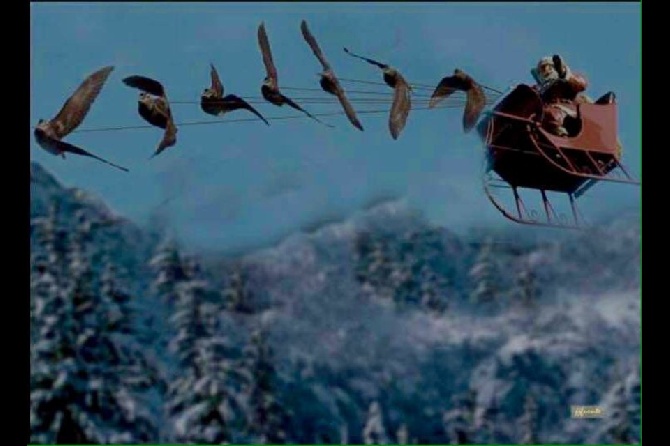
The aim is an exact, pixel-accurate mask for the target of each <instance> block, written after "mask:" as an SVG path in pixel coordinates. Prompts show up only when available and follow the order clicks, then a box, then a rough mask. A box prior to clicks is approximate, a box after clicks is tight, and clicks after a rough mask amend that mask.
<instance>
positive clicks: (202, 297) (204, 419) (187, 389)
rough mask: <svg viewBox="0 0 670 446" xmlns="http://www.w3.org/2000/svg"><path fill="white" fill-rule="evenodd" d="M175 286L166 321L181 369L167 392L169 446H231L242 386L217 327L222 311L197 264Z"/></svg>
mask: <svg viewBox="0 0 670 446" xmlns="http://www.w3.org/2000/svg"><path fill="white" fill-rule="evenodd" d="M185 274H186V276H187V279H186V280H184V281H182V282H181V283H179V285H178V287H177V296H176V302H175V306H174V314H173V316H172V318H171V321H172V323H173V324H174V332H175V335H174V337H173V339H172V340H171V343H170V347H171V349H172V351H173V352H174V353H175V356H176V358H177V361H178V364H179V366H180V373H179V376H178V377H176V379H174V380H173V381H172V382H171V383H170V385H169V388H168V401H167V411H168V414H169V416H170V417H171V419H172V420H173V425H174V437H175V438H174V440H175V441H178V442H182V443H226V442H231V441H233V439H234V438H233V434H232V432H231V430H232V429H231V428H230V425H231V424H232V423H233V422H234V421H235V418H236V417H237V416H238V415H239V413H240V412H241V409H240V395H239V394H238V393H239V391H240V389H241V387H242V385H243V380H242V377H241V376H240V375H241V372H240V367H239V364H238V361H236V360H235V357H236V352H235V351H234V349H233V346H232V345H230V341H229V340H228V339H227V338H226V337H225V336H223V334H222V331H221V328H220V326H219V317H220V313H221V311H222V308H221V306H220V304H219V301H218V299H217V297H218V296H216V295H215V294H214V293H213V292H212V290H211V289H210V286H209V283H208V282H207V281H206V279H205V278H204V277H203V274H202V271H201V269H200V267H199V264H198V263H197V262H196V261H195V260H194V259H191V260H190V261H189V262H188V264H187V265H186V267H185Z"/></svg>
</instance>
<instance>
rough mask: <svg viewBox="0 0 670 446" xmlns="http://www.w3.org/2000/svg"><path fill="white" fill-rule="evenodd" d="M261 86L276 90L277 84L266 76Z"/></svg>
mask: <svg viewBox="0 0 670 446" xmlns="http://www.w3.org/2000/svg"><path fill="white" fill-rule="evenodd" d="M263 85H264V86H266V87H270V88H273V89H276V88H277V84H276V82H275V80H274V79H272V78H271V77H267V76H266V77H265V79H263Z"/></svg>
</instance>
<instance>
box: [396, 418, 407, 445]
mask: <svg viewBox="0 0 670 446" xmlns="http://www.w3.org/2000/svg"><path fill="white" fill-rule="evenodd" d="M395 437H396V443H398V444H409V431H408V430H407V425H406V424H405V423H403V424H401V425H400V427H399V428H398V430H397V431H396V434H395Z"/></svg>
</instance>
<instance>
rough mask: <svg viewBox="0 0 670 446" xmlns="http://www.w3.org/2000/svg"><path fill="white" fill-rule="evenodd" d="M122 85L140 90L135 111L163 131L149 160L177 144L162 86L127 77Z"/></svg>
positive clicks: (170, 112)
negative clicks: (161, 137)
mask: <svg viewBox="0 0 670 446" xmlns="http://www.w3.org/2000/svg"><path fill="white" fill-rule="evenodd" d="M123 83H124V84H126V85H128V86H129V87H132V88H137V89H138V90H142V91H141V93H140V96H139V99H138V101H137V111H138V113H139V114H140V116H141V117H142V118H144V120H145V121H147V122H148V123H149V124H151V125H153V126H156V127H160V128H162V129H164V130H165V132H164V133H163V139H161V141H160V142H159V143H158V148H157V149H156V151H155V152H154V154H153V155H151V157H150V158H153V157H154V156H156V155H158V154H159V153H161V152H162V151H163V150H165V149H167V148H168V147H171V146H173V145H175V144H176V143H177V127H176V126H175V123H174V120H173V118H172V111H171V110H170V102H169V101H168V99H167V95H166V94H165V88H163V84H161V83H160V82H158V81H157V80H154V79H151V78H148V77H145V76H138V75H134V76H129V77H127V78H125V79H123Z"/></svg>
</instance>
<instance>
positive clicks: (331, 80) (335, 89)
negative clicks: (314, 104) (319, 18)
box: [300, 20, 363, 131]
mask: <svg viewBox="0 0 670 446" xmlns="http://www.w3.org/2000/svg"><path fill="white" fill-rule="evenodd" d="M300 30H301V31H302V37H303V38H304V39H305V41H306V42H307V44H308V45H309V47H310V48H311V49H312V52H313V53H314V55H315V56H316V58H317V59H319V62H321V65H322V66H323V71H322V72H321V73H320V75H321V80H320V81H319V83H320V84H321V88H322V89H323V91H325V92H326V93H330V94H332V95H334V96H337V99H338V100H339V101H340V104H341V105H342V108H344V113H345V114H346V115H347V118H348V119H349V122H351V123H352V124H353V125H354V127H356V128H357V129H359V130H361V131H363V125H361V122H360V121H359V120H358V117H357V116H356V111H355V110H354V107H353V106H352V105H351V103H350V102H349V100H348V99H347V97H346V95H345V94H344V89H343V88H342V87H341V86H340V82H339V80H338V79H337V77H336V76H335V72H334V71H333V69H332V68H331V66H330V64H329V63H328V61H327V60H326V57H325V56H324V55H323V52H322V51H321V48H320V47H319V44H318V43H317V41H316V39H315V38H314V36H313V35H312V33H311V32H310V31H309V28H308V27H307V22H306V21H305V20H303V21H302V23H301V24H300Z"/></svg>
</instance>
